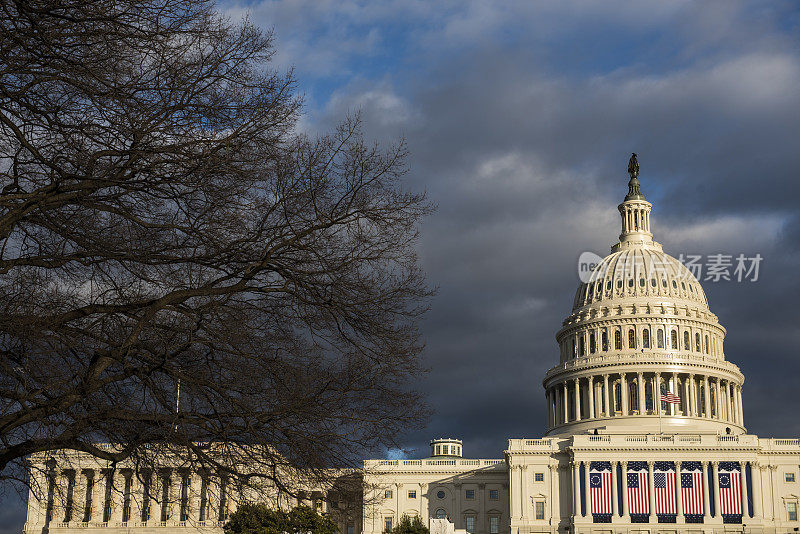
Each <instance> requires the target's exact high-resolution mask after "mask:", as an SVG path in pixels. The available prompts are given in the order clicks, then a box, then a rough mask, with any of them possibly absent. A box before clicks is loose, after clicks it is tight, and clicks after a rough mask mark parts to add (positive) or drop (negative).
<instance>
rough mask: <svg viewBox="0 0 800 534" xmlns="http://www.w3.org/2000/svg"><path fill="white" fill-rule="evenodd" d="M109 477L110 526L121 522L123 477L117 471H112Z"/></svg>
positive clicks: (123, 495) (123, 499)
mask: <svg viewBox="0 0 800 534" xmlns="http://www.w3.org/2000/svg"><path fill="white" fill-rule="evenodd" d="M111 476H112V479H111V480H112V481H113V484H112V487H111V513H110V514H109V523H111V525H116V524H117V523H118V522H121V521H122V508H123V506H124V504H125V476H124V475H123V474H122V472H121V471H120V470H119V469H114V471H113V472H112V474H111ZM111 525H109V526H111Z"/></svg>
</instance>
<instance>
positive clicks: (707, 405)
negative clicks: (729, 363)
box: [703, 375, 716, 511]
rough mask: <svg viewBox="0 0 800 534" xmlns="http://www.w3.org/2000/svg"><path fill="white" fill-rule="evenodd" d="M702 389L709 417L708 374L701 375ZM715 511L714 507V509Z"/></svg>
mask: <svg viewBox="0 0 800 534" xmlns="http://www.w3.org/2000/svg"><path fill="white" fill-rule="evenodd" d="M703 391H704V393H705V398H704V399H703V401H704V402H703V409H705V412H706V414H705V417H706V418H711V395H710V394H709V393H710V392H709V390H708V375H704V376H703ZM714 510H715V511H716V508H715V509H714Z"/></svg>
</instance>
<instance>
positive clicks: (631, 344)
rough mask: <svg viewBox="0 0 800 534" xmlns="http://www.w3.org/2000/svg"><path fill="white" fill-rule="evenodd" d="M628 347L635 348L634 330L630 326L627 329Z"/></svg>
mask: <svg viewBox="0 0 800 534" xmlns="http://www.w3.org/2000/svg"><path fill="white" fill-rule="evenodd" d="M628 348H629V349H635V348H636V330H634V329H633V328H631V329H630V330H628Z"/></svg>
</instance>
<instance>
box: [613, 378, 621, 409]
mask: <svg viewBox="0 0 800 534" xmlns="http://www.w3.org/2000/svg"><path fill="white" fill-rule="evenodd" d="M614 411H615V412H621V411H622V387H621V385H620V383H619V382H617V383H615V384H614Z"/></svg>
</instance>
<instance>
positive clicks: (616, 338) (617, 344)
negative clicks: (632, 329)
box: [614, 330, 622, 350]
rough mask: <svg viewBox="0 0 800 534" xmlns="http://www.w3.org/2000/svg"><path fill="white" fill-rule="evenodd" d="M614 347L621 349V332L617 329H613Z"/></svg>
mask: <svg viewBox="0 0 800 534" xmlns="http://www.w3.org/2000/svg"><path fill="white" fill-rule="evenodd" d="M614 348H615V349H616V350H622V334H620V332H619V330H614Z"/></svg>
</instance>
